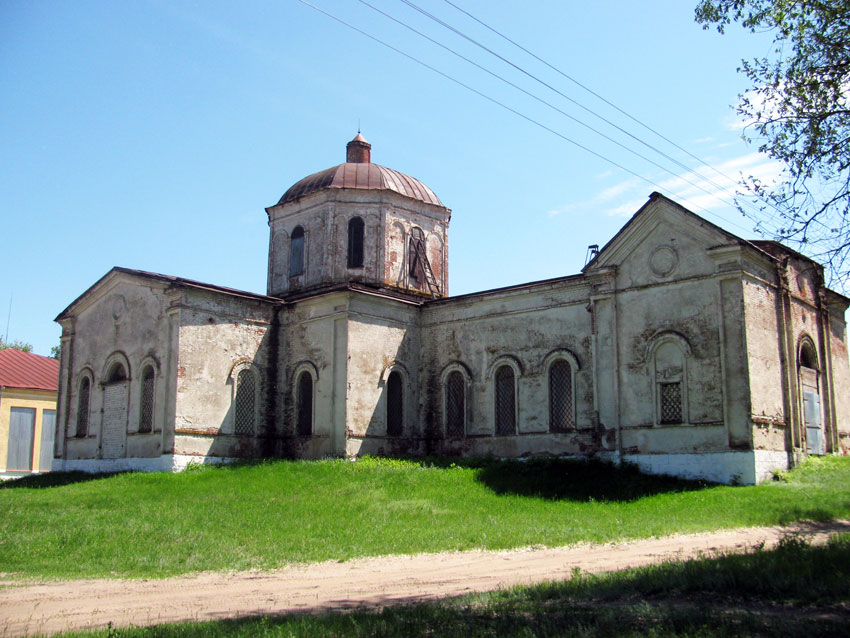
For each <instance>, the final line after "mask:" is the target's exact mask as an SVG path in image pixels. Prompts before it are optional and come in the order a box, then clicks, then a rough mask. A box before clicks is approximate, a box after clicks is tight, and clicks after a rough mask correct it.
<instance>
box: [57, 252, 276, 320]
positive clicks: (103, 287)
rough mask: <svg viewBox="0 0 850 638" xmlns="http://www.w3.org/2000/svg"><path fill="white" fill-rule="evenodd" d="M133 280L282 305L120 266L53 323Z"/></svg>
mask: <svg viewBox="0 0 850 638" xmlns="http://www.w3.org/2000/svg"><path fill="white" fill-rule="evenodd" d="M127 276H129V277H130V278H134V279H141V280H144V281H146V282H148V284H150V283H152V282H154V283H157V284H159V285H160V287H161V288H163V289H166V288H169V287H172V286H178V287H183V288H193V289H196V290H204V291H208V292H214V293H218V294H224V295H228V296H231V297H241V298H244V299H254V300H256V301H264V302H267V303H273V304H281V305H282V304H284V303H286V302H284V301H283V300H281V299H278V298H276V297H268V296H266V295H260V294H257V293H253V292H247V291H245V290H237V289H235V288H227V287H225V286H216V285H215V284H207V283H204V282H201V281H195V280H194V279H184V278H183V277H175V276H173V275H163V274H160V273H155V272H148V271H145V270H135V269H133V268H122V267H121V266H114V267H113V268H112V269H111V270H110V271H109V272H107V273H106V274H105V275H104V276H103V277H101V278H100V279H98V280H97V281H96V282H94V283H93V284H92V285H91V286H89V287H88V288H87V289H86V291H85V292H84V293H83V294H81V295H80V296H79V297H77V298H76V299H75V300H74V301H72V302H71V303H70V304H69V305H68V307H67V308H65V310H63V311H62V312H60V313H59V315H58V316H57V317H56V319H54V321H62V320H63V319H65V318H67V317H68V316H69V315H71V314H75V313H76V312H77V311H78V310H79V309H80V308H82V307H84V306H86V305H88V304H89V303H91V302H93V301H94V300H95V299H98V298H100V297H102V296H103V295H104V294H106V293H107V292H109V290H111V289H112V288H113V287H114V286H115V285H116V284H117V283H118V282H119V281H121V280H122V279H123V280H125V281H126V277H127Z"/></svg>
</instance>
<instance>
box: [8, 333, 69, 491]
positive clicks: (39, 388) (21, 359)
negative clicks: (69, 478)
mask: <svg viewBox="0 0 850 638" xmlns="http://www.w3.org/2000/svg"><path fill="white" fill-rule="evenodd" d="M58 385H59V361H58V360H56V359H51V358H50V357H42V356H41V355H37V354H32V353H30V352H23V351H22V350H14V349H12V348H9V349H7V350H0V473H3V474H6V475H10V474H18V473H21V472H49V471H50V470H51V467H52V464H53V441H54V436H55V432H56V395H57V391H58Z"/></svg>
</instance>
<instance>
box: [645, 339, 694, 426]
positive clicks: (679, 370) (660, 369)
mask: <svg viewBox="0 0 850 638" xmlns="http://www.w3.org/2000/svg"><path fill="white" fill-rule="evenodd" d="M690 356H691V347H690V345H689V344H688V342H687V340H686V339H685V338H684V337H682V336H681V335H679V334H677V333H674V332H667V333H664V334H661V335H658V336H657V337H655V338H654V339H653V340H652V341H651V342H650V343H649V345H648V346H647V358H648V360H649V361H650V362H651V366H652V367H651V370H650V374H651V375H652V381H653V387H654V394H655V423H656V425H684V424H687V423H688V364H687V361H688V358H689V357H690Z"/></svg>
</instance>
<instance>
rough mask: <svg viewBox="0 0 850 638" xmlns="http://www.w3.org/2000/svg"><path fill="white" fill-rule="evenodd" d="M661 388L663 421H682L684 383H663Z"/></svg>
mask: <svg viewBox="0 0 850 638" xmlns="http://www.w3.org/2000/svg"><path fill="white" fill-rule="evenodd" d="M659 389H660V390H661V423H681V422H682V384H681V383H662V384H660V385H659Z"/></svg>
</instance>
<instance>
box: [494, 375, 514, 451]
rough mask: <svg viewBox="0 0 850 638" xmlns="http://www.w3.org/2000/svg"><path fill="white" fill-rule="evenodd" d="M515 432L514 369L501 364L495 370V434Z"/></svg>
mask: <svg viewBox="0 0 850 638" xmlns="http://www.w3.org/2000/svg"><path fill="white" fill-rule="evenodd" d="M515 433H516V385H515V382H514V369H513V368H511V366H507V365H505V366H501V367H500V368H499V369H498V370H496V434H500V435H505V434H515Z"/></svg>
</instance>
